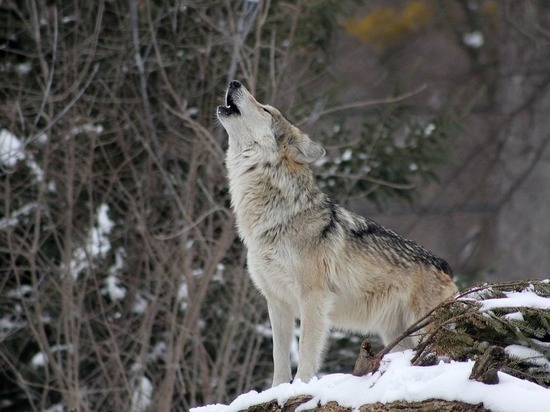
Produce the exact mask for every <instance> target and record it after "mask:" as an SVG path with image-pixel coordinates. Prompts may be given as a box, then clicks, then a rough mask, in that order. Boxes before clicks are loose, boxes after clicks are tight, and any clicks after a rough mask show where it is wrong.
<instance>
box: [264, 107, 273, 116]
mask: <svg viewBox="0 0 550 412" xmlns="http://www.w3.org/2000/svg"><path fill="white" fill-rule="evenodd" d="M262 109H263V111H264V112H267V113H268V114H269V115H270V116H272V114H271V112H270V111H269V110H267V109H266V108H265V107H262Z"/></svg>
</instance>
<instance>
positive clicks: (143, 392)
mask: <svg viewBox="0 0 550 412" xmlns="http://www.w3.org/2000/svg"><path fill="white" fill-rule="evenodd" d="M152 396H153V384H152V383H151V381H150V380H149V379H148V378H146V377H145V376H142V377H141V378H140V379H139V380H138V382H137V384H136V388H135V389H134V393H133V395H132V404H131V406H130V410H131V411H132V412H142V411H146V410H147V408H148V407H149V405H151V399H152Z"/></svg>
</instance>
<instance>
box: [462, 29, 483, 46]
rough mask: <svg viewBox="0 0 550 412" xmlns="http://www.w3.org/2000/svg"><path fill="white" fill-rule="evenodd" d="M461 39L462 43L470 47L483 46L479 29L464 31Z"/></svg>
mask: <svg viewBox="0 0 550 412" xmlns="http://www.w3.org/2000/svg"><path fill="white" fill-rule="evenodd" d="M462 41H463V42H464V44H465V45H466V46H468V47H470V48H472V49H479V48H480V47H481V46H483V43H484V40H483V33H481V32H480V31H473V32H471V33H466V34H464V35H463V36H462Z"/></svg>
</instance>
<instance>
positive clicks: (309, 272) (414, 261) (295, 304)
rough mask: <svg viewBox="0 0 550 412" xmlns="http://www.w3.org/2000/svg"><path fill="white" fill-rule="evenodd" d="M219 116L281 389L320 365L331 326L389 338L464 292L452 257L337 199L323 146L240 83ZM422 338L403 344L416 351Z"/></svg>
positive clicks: (238, 217) (239, 225) (232, 87)
mask: <svg viewBox="0 0 550 412" xmlns="http://www.w3.org/2000/svg"><path fill="white" fill-rule="evenodd" d="M217 117H218V119H219V121H220V123H221V125H222V126H223V127H224V129H225V130H226V132H227V134H228V136H229V144H228V148H227V153H226V167H227V171H228V180H229V192H230V195H231V203H232V207H233V210H234V213H235V216H236V224H237V229H238V233H239V236H240V238H241V239H242V240H243V242H244V244H245V245H246V247H247V263H248V270H249V273H250V276H251V278H252V281H253V283H254V284H255V286H256V287H257V288H258V289H259V290H260V292H261V293H262V294H263V296H264V297H265V298H266V300H267V309H268V313H269V319H270V322H271V326H272V331H273V364H274V366H273V369H274V370H273V383H272V385H273V386H276V385H278V384H280V383H283V382H289V381H290V380H291V378H292V376H291V365H290V356H289V355H290V345H291V341H292V339H293V330H294V325H295V322H296V319H299V320H300V340H299V349H298V355H299V360H298V370H297V372H296V376H295V378H296V379H300V380H301V381H304V382H307V381H309V380H310V379H311V378H312V377H313V376H314V375H315V374H316V373H317V372H318V370H319V367H320V364H321V361H322V357H323V351H324V347H325V343H326V340H327V335H328V332H329V329H330V328H331V327H334V328H338V329H341V330H346V331H353V332H358V333H361V334H373V333H374V334H378V335H379V336H380V337H381V338H382V340H383V342H384V344H387V343H389V342H390V341H392V340H394V339H395V338H396V337H398V336H399V335H400V334H401V333H402V332H404V331H405V330H406V329H407V327H409V326H410V325H412V324H413V323H414V322H415V321H417V320H418V319H419V318H420V317H422V316H423V315H425V314H426V313H427V312H428V311H429V310H430V309H432V308H433V307H435V306H437V305H438V304H439V303H440V302H442V301H444V300H445V299H447V298H449V297H451V296H453V295H454V294H456V293H457V291H458V290H457V287H456V286H455V284H454V282H453V280H452V271H451V268H450V267H449V265H448V264H447V262H446V261H445V260H443V259H441V258H439V257H436V256H435V255H433V254H432V253H430V252H429V251H428V250H426V249H425V248H423V247H422V246H420V245H419V244H418V243H416V242H414V241H411V240H408V239H405V238H404V237H402V236H401V235H399V234H397V233H396V232H394V231H392V230H389V229H386V228H385V227H383V226H381V225H379V224H378V223H376V222H374V221H372V220H370V219H367V218H364V217H361V216H359V215H357V214H354V213H352V212H351V211H348V210H346V209H345V208H343V207H341V206H339V205H338V204H336V203H335V202H334V201H333V200H332V199H331V198H330V197H329V196H327V195H326V194H325V193H323V192H322V191H321V189H320V188H319V187H318V185H317V184H316V180H315V176H314V173H313V171H312V168H311V166H310V165H311V163H313V162H315V161H316V160H318V159H319V158H321V157H322V156H324V154H325V150H324V149H323V147H322V146H321V145H320V144H319V143H317V142H315V141H313V140H311V139H310V138H309V136H308V135H307V134H305V133H303V132H302V131H300V130H299V129H298V128H297V127H295V126H294V125H292V124H291V123H290V122H289V121H288V120H286V119H285V118H284V117H283V116H282V115H281V113H280V112H279V110H277V109H276V108H274V107H272V106H270V105H266V104H260V103H258V102H257V101H256V99H255V98H254V97H253V96H252V95H251V94H250V92H249V91H248V90H247V89H246V88H245V87H244V86H243V85H242V84H241V83H240V82H239V81H236V80H234V81H231V82H230V83H229V87H228V88H227V91H226V94H225V105H221V106H218V108H217ZM414 344H416V342H415V338H408V339H406V340H404V341H402V342H401V344H400V345H401V347H402V348H410V347H413V346H414Z"/></svg>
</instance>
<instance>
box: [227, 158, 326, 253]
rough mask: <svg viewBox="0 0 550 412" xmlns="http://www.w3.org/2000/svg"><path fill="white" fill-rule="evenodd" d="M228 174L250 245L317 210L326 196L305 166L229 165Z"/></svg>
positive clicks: (243, 234)
mask: <svg viewBox="0 0 550 412" xmlns="http://www.w3.org/2000/svg"><path fill="white" fill-rule="evenodd" d="M228 170H229V186H230V192H231V202H232V204H233V209H234V211H235V215H236V217H237V225H238V228H239V232H240V234H241V237H242V238H243V239H244V240H245V242H247V243H248V241H250V240H252V239H254V238H258V237H260V236H261V235H262V234H263V233H265V232H267V231H270V230H272V229H273V228H274V227H282V226H284V225H287V224H288V223H289V222H290V221H291V220H292V219H293V218H294V217H296V216H297V215H300V214H303V213H305V212H307V211H308V210H312V209H315V208H316V207H318V205H317V204H316V203H320V201H321V200H320V197H321V196H323V195H322V194H321V192H320V190H319V188H318V187H317V184H316V182H315V177H314V176H313V172H312V171H311V169H310V168H309V167H308V166H306V165H293V167H290V168H289V165H287V164H284V162H279V163H278V164H270V163H267V162H266V163H256V164H246V162H241V163H239V162H235V163H234V164H231V162H230V161H228Z"/></svg>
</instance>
